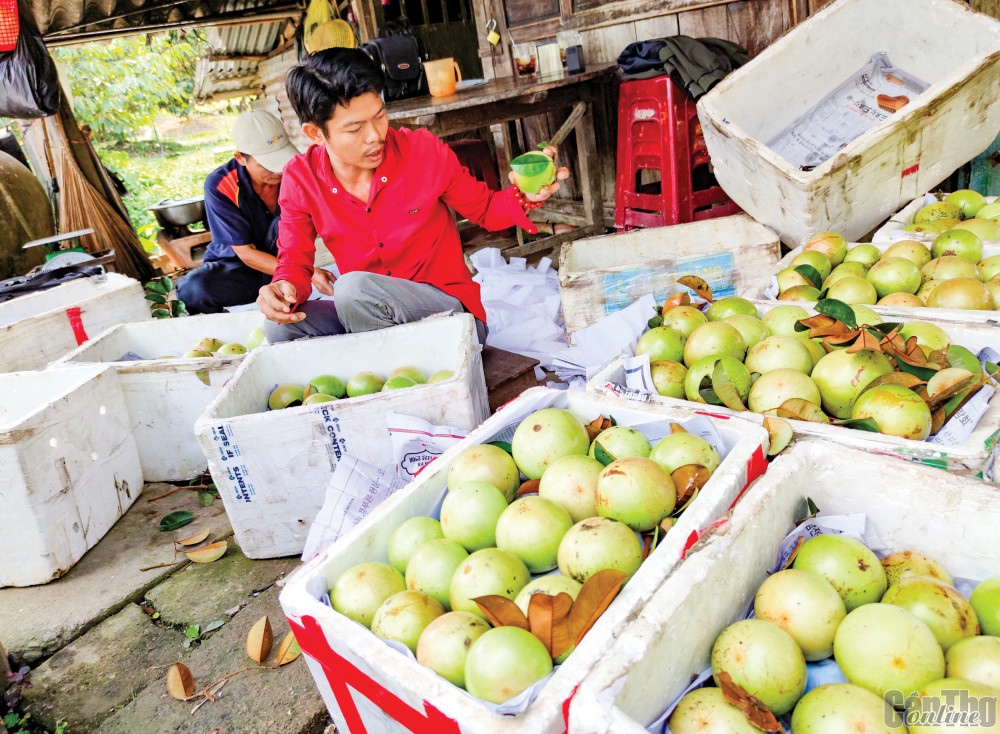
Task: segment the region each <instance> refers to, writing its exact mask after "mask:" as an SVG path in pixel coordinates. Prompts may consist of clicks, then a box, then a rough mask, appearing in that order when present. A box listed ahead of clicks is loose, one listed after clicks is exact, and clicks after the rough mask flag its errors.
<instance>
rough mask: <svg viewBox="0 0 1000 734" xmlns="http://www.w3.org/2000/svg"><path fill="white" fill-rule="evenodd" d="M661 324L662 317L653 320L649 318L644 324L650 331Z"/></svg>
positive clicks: (655, 317)
mask: <svg viewBox="0 0 1000 734" xmlns="http://www.w3.org/2000/svg"><path fill="white" fill-rule="evenodd" d="M662 323H663V317H662V316H654V317H653V318H651V319H650V320H649V321H647V322H646V326H648V327H649V328H650V329H655V328H656V327H657V326H660V325H661V324H662Z"/></svg>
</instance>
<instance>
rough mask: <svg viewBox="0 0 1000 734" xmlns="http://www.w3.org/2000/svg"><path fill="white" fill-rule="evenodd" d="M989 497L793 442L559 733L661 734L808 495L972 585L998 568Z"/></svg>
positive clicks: (600, 667)
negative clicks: (860, 517)
mask: <svg viewBox="0 0 1000 734" xmlns="http://www.w3.org/2000/svg"><path fill="white" fill-rule="evenodd" d="M996 492H997V489H996V487H995V486H993V485H988V484H985V483H983V482H978V481H975V480H970V479H966V478H963V477H958V476H955V475H950V474H942V473H941V472H937V471H934V470H933V469H928V468H926V467H921V466H918V465H916V464H911V463H907V462H902V461H899V460H897V459H890V458H885V457H882V456H878V455H874V454H870V453H867V452H863V451H855V450H853V449H846V448H843V447H841V446H836V445H833V444H830V443H827V442H822V441H813V440H806V441H800V442H797V443H796V444H795V445H793V446H792V448H790V449H788V450H786V451H785V452H784V453H782V454H781V455H780V456H778V458H777V459H776V460H775V461H774V462H773V463H772V464H771V468H770V469H768V471H767V474H765V475H764V476H763V477H762V478H761V479H759V480H758V481H757V482H756V483H755V484H754V485H753V486H751V487H750V489H748V490H747V492H746V493H745V495H744V496H743V499H741V500H740V503H739V504H738V505H737V506H736V507H735V508H734V510H733V512H732V514H731V516H730V518H729V520H728V522H726V523H724V524H722V525H721V526H719V527H717V528H715V530H714V535H710V536H707V537H706V540H705V545H704V547H702V548H700V549H699V551H698V552H697V553H693V554H692V556H691V558H690V560H688V561H687V562H685V563H684V564H683V565H682V566H680V567H679V568H678V570H677V572H676V573H674V574H673V575H672V576H671V577H670V578H669V579H667V581H666V583H664V584H663V586H661V587H660V589H659V590H658V591H657V592H656V594H654V595H653V598H652V599H650V601H649V602H648V603H647V604H646V605H645V606H644V608H643V610H642V611H641V613H640V614H639V615H638V616H637V618H636V619H635V620H634V621H632V622H631V623H630V624H629V626H628V628H627V629H626V630H625V632H624V633H623V634H622V635H621V636H620V637H619V638H618V640H617V641H616V643H615V654H614V655H608V656H606V657H604V658H603V659H602V660H601V661H600V662H599V663H598V664H597V665H596V666H594V668H593V670H592V671H591V672H590V674H589V675H588V676H587V677H586V679H585V680H584V681H583V683H582V684H581V685H580V688H579V689H578V690H577V692H576V695H575V696H574V697H573V703H572V705H571V707H570V721H569V731H572V732H580V734H597V733H598V732H600V733H601V734H603V733H604V732H615V733H616V734H642V732H644V731H654V732H656V733H657V734H659V732H662V731H663V729H662V728H660V727H656V728H653V727H650V728H649V729H647V727H649V726H650V724H652V723H653V722H656V721H657V720H658V719H659V718H660V717H661V715H662V714H663V713H664V712H665V711H666V709H667V707H668V706H669V705H670V703H671V702H673V701H674V700H676V699H677V698H678V697H679V696H680V695H681V693H682V692H683V691H684V690H685V689H686V688H687V687H688V685H689V684H690V683H691V681H692V676H695V675H697V674H698V673H700V672H701V671H703V670H704V669H706V668H707V667H709V664H710V655H711V651H712V645H713V644H714V642H715V639H716V637H718V635H719V633H721V632H722V630H723V629H725V628H726V627H727V626H728V625H730V624H732V623H733V622H736V621H738V620H741V619H743V616H744V614H745V613H746V611H747V609H748V608H749V606H750V605H751V604H752V603H753V599H754V595H755V594H756V591H757V588H758V587H759V586H760V584H761V583H762V582H763V581H764V580H765V579H766V578H767V574H768V573H769V571H770V570H771V568H772V566H773V564H774V562H775V560H776V559H777V558H778V555H779V546H780V544H781V541H782V540H783V539H784V538H785V536H786V535H787V534H788V533H790V532H791V531H792V530H793V528H794V527H795V526H796V520H797V519H800V518H802V517H804V516H805V514H807V512H808V511H806V512H803V510H804V508H805V507H806V503H807V500H812V501H813V502H814V503H815V505H816V506H817V507H818V508H819V515H820V517H823V516H828V515H852V514H858V513H861V514H864V515H866V516H867V528H869V529H870V530H872V531H874V533H875V535H876V536H877V537H878V539H879V541H880V542H881V544H882V546H884V547H885V548H888V549H890V550H893V551H895V550H911V551H917V552H918V553H923V554H925V555H928V556H930V557H931V558H933V559H934V560H936V561H938V562H939V563H941V564H942V565H943V566H944V567H945V569H947V571H948V572H949V573H950V574H951V575H952V576H954V577H962V578H966V579H969V580H972V581H979V580H983V579H986V578H989V577H992V576H995V575H996V573H997V568H998V567H1000V546H998V545H997V543H996V541H995V537H996V527H997V525H998V524H1000V503H998V502H997V499H996V497H997V495H996ZM793 734H794V732H793Z"/></svg>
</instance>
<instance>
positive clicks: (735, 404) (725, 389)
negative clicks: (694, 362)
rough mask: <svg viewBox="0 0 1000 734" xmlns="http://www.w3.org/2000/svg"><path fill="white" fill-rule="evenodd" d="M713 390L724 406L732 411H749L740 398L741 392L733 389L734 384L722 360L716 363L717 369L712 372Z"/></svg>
mask: <svg viewBox="0 0 1000 734" xmlns="http://www.w3.org/2000/svg"><path fill="white" fill-rule="evenodd" d="M712 389H713V390H714V391H715V394H716V395H718V396H719V400H721V401H722V404H723V405H725V406H726V407H727V408H729V409H730V410H737V411H742V410H746V409H747V407H746V406H745V405H744V404H743V400H742V398H740V394H739V392H738V391H737V390H736V388H735V387H733V383H732V381H731V380H730V379H729V375H728V373H727V372H726V367H725V365H724V364H723V362H722V360H721V359H720V360H719V361H718V362H716V363H715V369H714V370H713V371H712Z"/></svg>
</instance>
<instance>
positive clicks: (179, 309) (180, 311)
mask: <svg viewBox="0 0 1000 734" xmlns="http://www.w3.org/2000/svg"><path fill="white" fill-rule="evenodd" d="M186 313H187V307H186V306H185V305H184V301H171V302H170V315H171V316H174V317H177V316H183V315H184V314H186Z"/></svg>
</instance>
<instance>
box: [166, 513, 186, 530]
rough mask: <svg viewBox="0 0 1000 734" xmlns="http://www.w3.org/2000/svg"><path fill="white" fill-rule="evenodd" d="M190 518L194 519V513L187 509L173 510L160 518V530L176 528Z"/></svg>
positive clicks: (182, 525)
mask: <svg viewBox="0 0 1000 734" xmlns="http://www.w3.org/2000/svg"><path fill="white" fill-rule="evenodd" d="M192 520H194V515H192V514H191V513H190V512H188V511H187V510H175V511H174V512H171V513H170V514H169V515H165V516H164V518H163V519H162V520H160V530H176V529H177V528H182V527H184V526H185V525H187V524H188V523H189V522H191V521H192Z"/></svg>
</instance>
